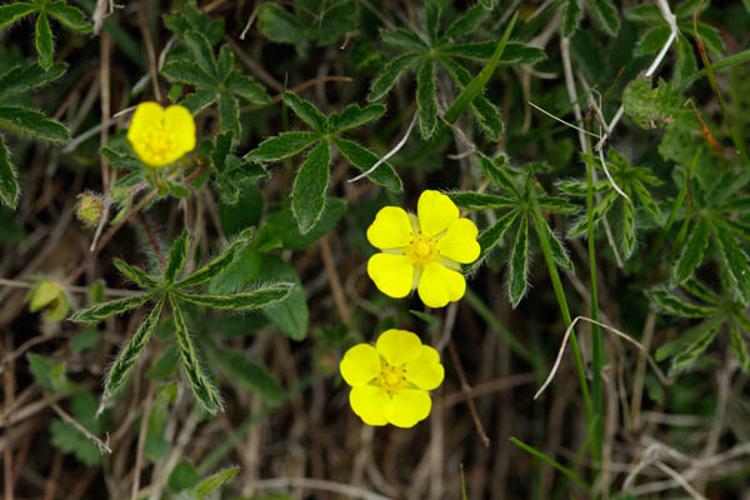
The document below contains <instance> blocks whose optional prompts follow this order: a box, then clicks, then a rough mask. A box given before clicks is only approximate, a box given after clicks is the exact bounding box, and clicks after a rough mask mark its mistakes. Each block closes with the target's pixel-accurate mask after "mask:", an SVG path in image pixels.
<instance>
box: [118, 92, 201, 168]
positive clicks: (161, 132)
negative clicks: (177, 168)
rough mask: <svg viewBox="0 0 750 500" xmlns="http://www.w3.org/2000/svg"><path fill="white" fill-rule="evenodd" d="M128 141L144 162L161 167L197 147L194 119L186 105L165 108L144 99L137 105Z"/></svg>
mask: <svg viewBox="0 0 750 500" xmlns="http://www.w3.org/2000/svg"><path fill="white" fill-rule="evenodd" d="M128 140H129V141H130V144H131V145H132V146H133V149H134V150H135V152H136V154H137V155H138V157H139V158H140V159H141V161H142V162H143V163H145V164H146V165H148V166H150V167H155V168H161V167H164V166H166V165H169V164H170V163H174V162H175V161H177V160H179V159H180V158H182V157H183V156H184V155H185V154H186V153H189V152H190V151H192V150H193V149H195V121H194V120H193V115H191V114H190V111H188V109H187V108H185V107H184V106H179V105H175V106H169V107H168V108H166V109H164V108H162V107H161V105H159V103H156V102H151V101H147V102H142V103H140V104H139V105H138V107H136V108H135V113H134V114H133V120H132V121H131V122H130V128H129V129H128Z"/></svg>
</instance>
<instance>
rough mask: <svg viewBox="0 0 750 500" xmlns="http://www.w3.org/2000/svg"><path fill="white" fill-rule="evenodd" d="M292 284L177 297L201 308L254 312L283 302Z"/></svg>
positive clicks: (183, 293)
mask: <svg viewBox="0 0 750 500" xmlns="http://www.w3.org/2000/svg"><path fill="white" fill-rule="evenodd" d="M292 287H293V284H292V283H273V284H269V285H263V286H259V287H257V288H256V289H255V290H252V291H248V292H239V293H233V294H227V295H202V294H193V293H186V292H178V296H179V297H180V298H181V299H182V300H185V301H186V302H190V303H191V304H196V305H199V306H203V307H210V308H212V309H221V310H227V311H254V310H258V309H263V308H264V307H267V306H269V305H271V304H275V303H276V302H280V301H282V300H284V299H285V298H286V297H287V295H289V291H290V290H291V289H292Z"/></svg>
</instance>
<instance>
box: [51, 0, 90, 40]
mask: <svg viewBox="0 0 750 500" xmlns="http://www.w3.org/2000/svg"><path fill="white" fill-rule="evenodd" d="M45 12H47V14H49V15H50V16H52V17H53V18H55V20H56V21H57V22H59V23H60V24H62V25H63V26H65V27H66V28H68V29H71V30H74V31H79V32H81V33H88V32H90V31H91V30H92V29H93V26H92V25H91V23H89V22H88V18H87V17H86V14H84V13H83V12H82V11H81V10H80V9H78V8H77V7H73V6H72V5H68V4H67V3H66V2H65V1H63V0H58V1H56V2H50V3H48V4H47V6H46V8H45Z"/></svg>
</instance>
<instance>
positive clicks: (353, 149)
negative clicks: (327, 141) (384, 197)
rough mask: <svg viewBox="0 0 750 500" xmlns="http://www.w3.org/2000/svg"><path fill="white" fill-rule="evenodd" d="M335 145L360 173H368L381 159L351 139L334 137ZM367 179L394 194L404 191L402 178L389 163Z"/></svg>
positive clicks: (381, 166) (385, 163) (382, 165)
mask: <svg viewBox="0 0 750 500" xmlns="http://www.w3.org/2000/svg"><path fill="white" fill-rule="evenodd" d="M333 144H334V145H335V146H336V149H337V150H338V152H339V153H341V154H342V155H343V156H344V157H345V158H346V159H347V160H348V161H349V163H351V164H352V166H353V167H355V168H356V169H357V170H359V171H360V172H367V171H368V170H370V169H371V168H372V166H373V165H375V163H377V161H378V160H379V159H380V158H378V157H377V155H375V153H373V152H372V151H370V150H369V149H366V148H364V147H362V146H360V145H359V144H357V143H356V142H354V141H351V140H349V139H343V138H341V137H334V138H333ZM367 178H368V179H369V180H370V181H371V182H373V183H375V184H377V185H378V186H382V187H384V188H386V189H387V190H388V191H391V192H393V193H400V192H401V191H403V189H404V186H403V183H402V182H401V177H399V175H398V174H397V173H396V170H395V169H394V168H393V167H392V166H391V164H390V163H388V162H383V163H381V164H380V166H378V168H376V169H375V170H374V171H373V172H372V173H371V174H370V175H368V176H367Z"/></svg>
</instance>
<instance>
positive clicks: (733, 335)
mask: <svg viewBox="0 0 750 500" xmlns="http://www.w3.org/2000/svg"><path fill="white" fill-rule="evenodd" d="M727 329H728V330H729V342H730V345H731V347H732V352H733V353H734V357H735V358H737V361H738V362H739V364H740V366H741V367H742V369H743V370H745V373H750V354H748V350H747V343H746V342H745V339H743V338H742V333H740V329H739V328H738V327H737V324H736V323H735V322H734V321H732V320H730V321H728V322H727Z"/></svg>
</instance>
